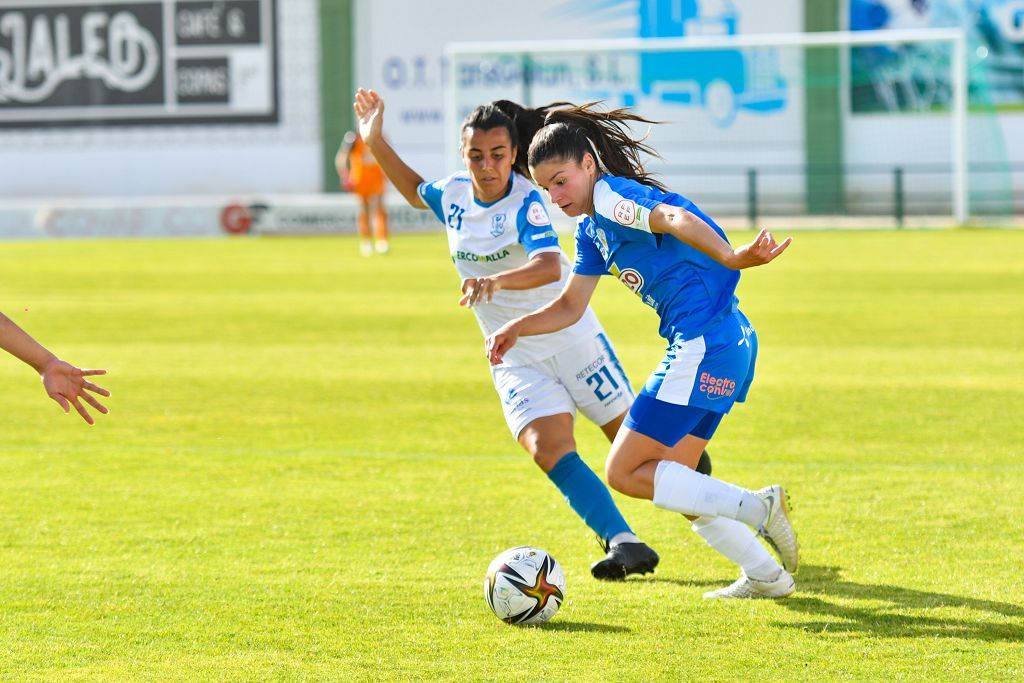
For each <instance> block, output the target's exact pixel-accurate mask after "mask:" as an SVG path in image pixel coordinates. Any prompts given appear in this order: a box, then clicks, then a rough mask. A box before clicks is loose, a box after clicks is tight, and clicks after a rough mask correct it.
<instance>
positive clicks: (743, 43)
mask: <svg viewBox="0 0 1024 683" xmlns="http://www.w3.org/2000/svg"><path fill="white" fill-rule="evenodd" d="M891 43H907V44H915V43H917V44H926V43H948V44H950V45H951V46H952V60H951V63H950V70H951V74H950V76H951V78H950V86H951V89H952V102H951V116H952V122H951V126H950V128H951V133H950V137H951V140H950V143H951V145H952V147H951V149H952V166H953V173H952V187H951V188H950V189H951V193H952V200H953V201H952V205H953V220H954V221H955V223H956V225H958V226H963V225H965V224H966V223H967V220H968V201H967V197H968V187H967V183H968V174H967V107H968V99H967V97H968V93H967V34H966V32H965V31H964V30H963V29H960V28H925V29H904V30H888V29H886V30H875V31H820V32H812V33H756V34H745V35H735V36H692V37H681V38H617V39H587V40H558V41H553V40H538V41H499V42H487V43H484V42H456V43H448V44H446V45H445V47H444V56H445V59H446V62H447V69H448V74H447V76H448V88H447V90H446V92H445V107H444V110H445V116H444V120H445V130H446V131H454V130H456V129H457V126H458V121H456V118H457V112H458V98H457V93H456V87H455V83H456V82H457V81H456V78H457V71H456V65H457V63H458V61H459V59H460V58H463V57H472V56H474V55H480V56H484V55H496V54H503V55H505V54H512V55H521V56H526V55H529V54H532V53H543V54H580V53H588V52H605V53H623V52H666V51H680V50H714V49H730V48H731V49H740V48H755V47H761V48H764V47H859V46H870V45H885V44H891ZM445 149H446V157H447V159H448V163H450V162H451V160H452V159H455V158H456V157H457V153H458V149H457V142H456V140H455V139H454V136H453V135H450V134H449V135H446V136H445Z"/></svg>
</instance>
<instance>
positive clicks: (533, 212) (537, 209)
mask: <svg viewBox="0 0 1024 683" xmlns="http://www.w3.org/2000/svg"><path fill="white" fill-rule="evenodd" d="M526 220H527V221H528V222H529V223H530V225H535V226H537V227H538V228H541V227H544V226H545V225H550V224H551V219H550V218H548V212H547V211H545V210H544V206H543V205H542V204H541V203H540V202H531V203H530V207H529V208H528V209H527V210H526Z"/></svg>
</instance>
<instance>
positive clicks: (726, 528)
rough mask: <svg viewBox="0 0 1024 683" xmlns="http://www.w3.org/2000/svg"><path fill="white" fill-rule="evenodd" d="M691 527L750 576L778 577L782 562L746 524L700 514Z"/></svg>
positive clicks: (764, 579) (759, 578) (763, 579)
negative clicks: (776, 558)
mask: <svg viewBox="0 0 1024 683" xmlns="http://www.w3.org/2000/svg"><path fill="white" fill-rule="evenodd" d="M692 526H693V530H694V531H696V532H697V533H698V534H699V535H700V537H701V538H703V539H704V540H705V541H707V544H708V545H709V546H711V547H712V548H714V549H715V550H717V551H718V552H720V553H722V554H723V555H725V556H726V557H727V558H729V559H730V560H732V561H733V562H735V563H736V564H738V565H739V566H740V567H742V568H743V572H744V573H745V574H746V575H747V576H749V577H750V578H752V579H757V580H758V581H774V580H775V579H776V578H778V576H779V569H781V567H780V566H779V563H778V562H776V561H775V558H773V557H772V556H771V553H769V552H768V551H767V550H766V549H765V547H764V546H763V545H761V544H760V543H759V542H758V540H757V537H756V536H755V535H754V532H753V531H751V530H750V528H749V527H747V526H746V525H745V524H743V523H741V522H737V521H736V520H734V519H728V518H726V517H698V518H697V519H695V520H693V525H692Z"/></svg>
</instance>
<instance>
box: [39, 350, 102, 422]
mask: <svg viewBox="0 0 1024 683" xmlns="http://www.w3.org/2000/svg"><path fill="white" fill-rule="evenodd" d="M105 374H107V371H106V370H83V369H81V368H76V367H75V366H74V365H71V363H68V362H65V361H62V360H60V359H59V358H54V359H53V360H51V361H50V362H49V363H47V364H46V366H45V367H44V368H43V372H42V373H41V377H42V380H43V388H44V389H46V395H47V396H49V397H50V398H52V399H53V400H54V401H56V402H57V403H58V404H59V405H60V407H61V408H63V409H64V412H65V413H67V412H69V411H70V408H71V406H74V408H75V410H76V411H77V412H78V414H79V415H81V416H82V419H83V420H85V421H86V422H88V423H89V424H94V423H95V421H94V420H93V418H92V415H90V414H89V411H88V410H86V408H85V406H83V405H82V402H83V401H84V402H85V403H88V404H89V405H90V406H92V407H93V408H95V409H96V410H98V411H99V412H101V413H103V414H104V415H106V414H107V412H108V411H107V407H106V406H104V405H103V404H102V403H100V402H99V401H98V400H96V397H95V396H93V394H98V395H100V396H110V392H109V391H107V390H106V389H104V388H103V387H101V386H97V385H96V384H93V383H92V382H90V381H89V380H87V379H86V378H87V377H91V376H94V375H105ZM89 392H92V393H89Z"/></svg>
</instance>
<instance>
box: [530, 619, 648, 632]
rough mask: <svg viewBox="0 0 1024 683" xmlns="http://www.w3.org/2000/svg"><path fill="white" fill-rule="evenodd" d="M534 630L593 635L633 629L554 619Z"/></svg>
mask: <svg viewBox="0 0 1024 683" xmlns="http://www.w3.org/2000/svg"><path fill="white" fill-rule="evenodd" d="M534 628H542V629H544V630H545V631H569V632H574V631H584V632H591V633H629V632H631V631H632V630H633V629H630V628H626V627H625V626H616V625H614V624H594V623H591V622H588V621H564V620H562V619H554V620H553V621H549V622H548V623H546V624H539V625H537V626H536V627H534Z"/></svg>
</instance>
